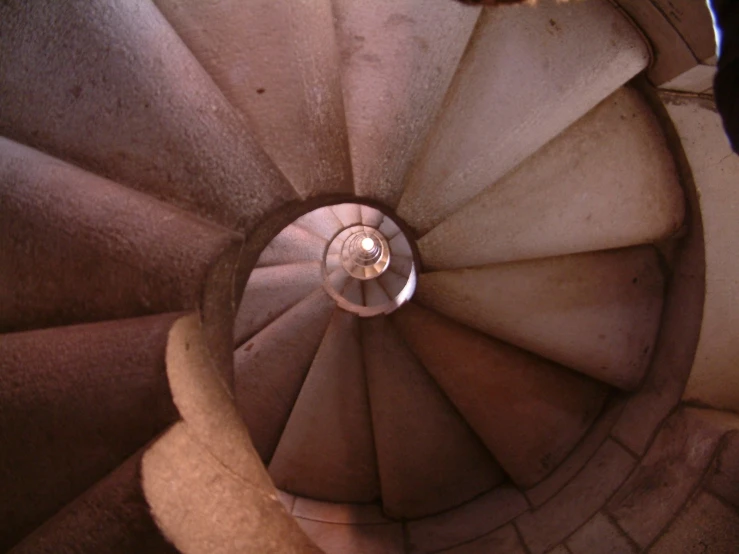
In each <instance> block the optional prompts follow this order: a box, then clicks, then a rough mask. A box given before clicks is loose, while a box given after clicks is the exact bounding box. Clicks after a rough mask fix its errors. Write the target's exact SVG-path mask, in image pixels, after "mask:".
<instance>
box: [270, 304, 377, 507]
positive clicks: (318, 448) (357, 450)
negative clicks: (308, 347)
mask: <svg viewBox="0 0 739 554" xmlns="http://www.w3.org/2000/svg"><path fill="white" fill-rule="evenodd" d="M376 456H377V455H376V453H375V446H374V441H373V437H372V422H371V415H370V408H369V399H368V396H367V385H366V380H365V373H364V368H363V365H362V346H361V343H360V338H359V321H358V319H357V317H356V316H354V315H353V314H350V313H348V312H344V311H342V310H336V311H335V312H334V314H333V316H332V318H331V322H330V323H329V326H328V329H327V330H326V334H325V336H324V338H323V341H322V342H321V346H320V347H319V349H318V352H317V353H316V357H315V359H314V360H313V363H312V365H311V367H310V371H309V372H308V375H307V377H306V379H305V383H304V384H303V388H302V389H301V391H300V394H299V395H298V398H297V400H296V401H295V406H294V407H293V409H292V412H291V413H290V419H289V420H288V422H287V425H286V426H285V430H284V432H283V433H282V436H281V437H280V442H279V444H278V445H277V449H276V450H275V454H274V456H273V457H272V460H271V461H270V464H269V472H270V475H271V476H272V479H273V480H274V482H275V484H276V485H277V486H278V487H279V488H281V489H283V490H286V491H288V492H292V493H294V494H298V495H301V496H308V497H310V498H315V499H319V500H328V501H333V502H370V501H372V500H375V499H376V498H377V497H378V496H379V483H378V476H377V459H376Z"/></svg>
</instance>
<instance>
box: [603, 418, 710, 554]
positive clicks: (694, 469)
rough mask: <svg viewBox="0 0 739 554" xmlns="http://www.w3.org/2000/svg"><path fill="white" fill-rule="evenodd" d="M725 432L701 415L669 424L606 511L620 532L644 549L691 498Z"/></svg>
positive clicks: (669, 422) (672, 420)
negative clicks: (625, 533)
mask: <svg viewBox="0 0 739 554" xmlns="http://www.w3.org/2000/svg"><path fill="white" fill-rule="evenodd" d="M722 433H723V429H722V428H721V427H719V426H716V425H714V424H712V423H711V422H707V421H706V420H705V419H704V418H703V417H701V412H700V411H693V410H682V411H680V412H678V413H676V414H675V415H674V416H672V417H671V418H670V419H668V420H667V421H666V422H665V424H664V426H663V427H662V429H661V430H660V432H659V434H658V435H657V437H656V439H655V441H654V443H653V444H652V446H651V448H650V449H649V451H648V452H647V454H646V456H644V458H643V459H642V460H641V462H640V463H639V465H638V466H637V468H636V470H635V471H634V473H633V474H632V475H631V477H629V479H628V481H627V482H626V483H625V484H624V485H623V486H622V487H621V488H620V489H619V491H618V492H617V493H616V495H615V496H614V497H613V499H611V501H610V502H609V504H608V506H607V509H608V513H610V514H611V515H612V516H613V517H614V519H615V520H616V521H617V522H618V524H619V525H620V526H621V528H622V529H624V531H626V532H627V533H628V534H629V536H630V537H631V538H632V539H634V541H635V542H636V543H637V544H638V545H639V546H640V547H642V548H645V547H647V546H648V545H649V544H650V543H651V542H652V541H653V540H654V539H655V538H656V537H657V535H658V534H659V533H660V531H662V529H663V528H664V527H665V526H666V525H667V524H668V523H669V522H670V520H671V519H672V518H673V517H674V516H675V514H676V513H677V512H678V511H679V510H680V509H681V507H682V506H683V504H684V503H685V502H686V501H687V499H688V498H689V497H690V495H691V494H692V492H693V490H694V489H695V487H696V486H697V485H698V482H699V481H700V480H701V479H702V477H703V475H704V473H705V471H706V469H707V468H708V466H709V464H710V462H711V459H712V457H713V454H714V452H715V450H716V448H717V446H718V442H719V439H720V438H721V435H722Z"/></svg>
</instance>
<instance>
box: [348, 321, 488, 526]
mask: <svg viewBox="0 0 739 554" xmlns="http://www.w3.org/2000/svg"><path fill="white" fill-rule="evenodd" d="M361 323H362V344H363V351H364V362H365V368H366V371H367V386H368V390H369V396H370V407H371V410H372V427H373V429H374V437H375V446H376V448H377V464H378V469H379V474H380V488H381V491H382V503H383V506H384V509H385V512H386V513H387V514H388V515H389V516H391V517H397V518H411V519H413V518H418V517H423V516H426V515H429V514H433V513H438V512H441V511H443V510H447V509H449V508H452V507H454V506H458V505H459V504H462V503H463V502H466V501H468V500H470V499H471V498H473V497H475V496H477V495H479V494H481V493H483V492H485V491H487V490H490V489H491V488H492V487H494V486H495V485H497V484H499V483H500V482H501V481H502V479H503V473H502V472H501V469H500V467H499V466H498V465H497V464H496V463H495V461H494V460H493V459H492V458H491V457H490V454H489V453H488V452H487V450H486V449H485V447H484V445H483V444H482V442H480V439H479V438H478V437H477V436H476V435H475V434H474V433H473V432H472V430H471V429H470V428H469V427H468V426H467V424H466V423H465V422H464V420H463V419H462V417H461V416H460V415H459V413H458V412H457V410H456V408H455V407H454V406H453V405H452V404H451V403H450V402H449V400H448V399H447V398H446V397H445V396H444V394H443V393H442V392H441V390H440V389H439V387H438V385H437V384H436V383H435V382H434V380H433V379H432V378H431V376H430V375H429V374H428V373H427V372H426V370H425V369H424V368H423V366H422V365H421V364H420V363H419V361H418V360H417V359H416V358H415V357H414V356H413V354H412V353H411V352H410V351H409V350H408V347H407V346H406V345H405V344H404V343H403V340H402V339H401V338H400V336H399V335H398V332H397V331H396V330H395V329H394V328H393V327H392V326H391V324H390V321H389V320H387V319H386V318H384V317H380V318H372V319H368V320H363V321H362V322H361Z"/></svg>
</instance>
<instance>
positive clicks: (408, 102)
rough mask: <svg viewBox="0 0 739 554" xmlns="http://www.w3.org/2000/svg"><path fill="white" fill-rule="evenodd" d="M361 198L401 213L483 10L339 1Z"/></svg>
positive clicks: (388, 0)
mask: <svg viewBox="0 0 739 554" xmlns="http://www.w3.org/2000/svg"><path fill="white" fill-rule="evenodd" d="M333 5H334V15H335V17H336V29H337V35H338V42H339V46H340V49H341V71H342V75H341V77H342V83H343V86H344V104H345V107H346V120H347V126H348V127H349V144H350V147H351V157H352V165H353V167H354V187H355V189H356V191H357V194H359V195H360V196H365V197H369V198H372V199H374V200H378V201H380V202H383V203H384V204H387V205H388V206H391V207H395V205H397V202H398V200H399V199H400V195H401V193H402V190H403V186H404V179H405V175H406V173H407V172H408V169H409V167H410V164H411V162H413V160H414V158H415V157H416V155H417V153H418V152H419V150H420V149H421V146H422V145H423V142H424V139H425V137H426V134H427V131H428V129H429V127H430V126H431V123H432V122H433V121H434V119H435V117H436V115H437V113H438V111H439V108H440V106H441V103H442V100H443V99H444V95H445V94H446V91H447V89H448V88H449V83H450V82H451V80H452V77H453V75H454V71H455V69H456V67H457V64H458V63H459V59H460V58H461V57H462V53H463V52H464V49H465V46H466V45H467V41H468V40H469V37H470V34H471V32H472V29H473V28H474V25H475V21H476V20H477V17H478V14H479V13H480V12H479V8H472V7H469V6H461V5H459V4H457V3H456V2H448V1H447V0H424V1H423V2H419V1H412V0H405V1H402V2H398V1H397V0H377V1H373V2H372V3H369V4H368V3H365V2H356V1H354V0H335V1H334V3H333Z"/></svg>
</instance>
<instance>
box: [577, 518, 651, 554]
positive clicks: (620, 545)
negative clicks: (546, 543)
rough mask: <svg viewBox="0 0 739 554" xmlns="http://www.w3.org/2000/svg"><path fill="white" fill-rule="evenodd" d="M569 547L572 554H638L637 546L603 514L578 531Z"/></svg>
mask: <svg viewBox="0 0 739 554" xmlns="http://www.w3.org/2000/svg"><path fill="white" fill-rule="evenodd" d="M567 546H568V547H569V549H570V551H571V552H572V554H638V551H637V549H636V546H635V545H634V544H632V543H631V542H630V541H629V539H627V538H626V536H625V535H624V534H623V532H622V531H620V530H619V529H618V527H616V526H615V525H614V524H613V523H611V521H609V520H608V518H607V517H606V516H604V515H603V514H601V513H597V514H595V515H594V516H593V519H591V520H590V521H588V522H587V523H586V524H585V525H583V526H582V527H581V528H580V529H578V530H577V531H576V532H575V534H574V535H572V537H570V538H569V540H568V541H567Z"/></svg>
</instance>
